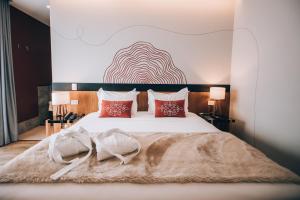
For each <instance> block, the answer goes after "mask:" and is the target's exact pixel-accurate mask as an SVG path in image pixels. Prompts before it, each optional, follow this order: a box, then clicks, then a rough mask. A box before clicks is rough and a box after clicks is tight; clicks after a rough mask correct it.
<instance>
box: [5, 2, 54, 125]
mask: <svg viewBox="0 0 300 200" xmlns="http://www.w3.org/2000/svg"><path fill="white" fill-rule="evenodd" d="M10 13H11V32H12V35H11V38H12V52H13V63H14V77H15V89H16V97H17V112H18V121H19V122H21V121H25V120H27V119H30V118H33V117H35V116H37V115H38V92H37V86H42V85H51V82H52V72H51V47H50V29H49V27H48V26H47V25H45V24H43V23H41V22H39V21H37V20H35V19H34V18H32V17H30V16H28V15H26V14H25V13H23V12H21V11H19V10H18V9H16V8H14V7H11V9H10Z"/></svg>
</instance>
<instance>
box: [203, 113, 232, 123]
mask: <svg viewBox="0 0 300 200" xmlns="http://www.w3.org/2000/svg"><path fill="white" fill-rule="evenodd" d="M199 116H200V117H202V118H203V119H205V120H207V121H220V122H235V120H234V119H231V118H229V117H224V116H218V115H209V114H206V113H199Z"/></svg>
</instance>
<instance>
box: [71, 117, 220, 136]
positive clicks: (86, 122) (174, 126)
mask: <svg viewBox="0 0 300 200" xmlns="http://www.w3.org/2000/svg"><path fill="white" fill-rule="evenodd" d="M98 116H99V113H97V112H94V113H90V114H88V115H87V116H85V117H84V118H82V119H81V120H80V121H78V122H77V123H76V124H74V125H73V126H72V127H70V129H78V128H79V127H83V128H84V129H86V130H87V131H89V132H99V131H100V132H102V131H107V130H109V129H112V128H119V129H121V130H123V131H126V132H167V133H170V132H174V133H179V132H180V133H190V132H219V131H220V130H218V129H217V128H215V127H214V126H213V125H212V124H210V123H208V122H206V121H205V120H204V119H202V118H201V117H199V116H197V115H196V114H194V113H187V115H186V117H185V118H177V117H174V118H173V117H165V118H155V117H154V116H153V114H150V113H148V112H137V114H136V115H135V116H134V117H133V118H99V117H98Z"/></svg>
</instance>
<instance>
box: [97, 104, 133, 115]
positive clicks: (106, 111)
mask: <svg viewBox="0 0 300 200" xmlns="http://www.w3.org/2000/svg"><path fill="white" fill-rule="evenodd" d="M131 107H132V101H108V100H102V108H101V113H100V117H124V118H125V117H126V118H131Z"/></svg>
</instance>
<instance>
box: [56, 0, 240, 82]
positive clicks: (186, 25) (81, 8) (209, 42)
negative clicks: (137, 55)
mask: <svg viewBox="0 0 300 200" xmlns="http://www.w3.org/2000/svg"><path fill="white" fill-rule="evenodd" d="M50 5H51V11H50V17H51V48H52V76H53V82H89V83H93V82H96V83H97V82H102V76H103V73H104V70H105V68H106V67H108V66H109V65H110V64H111V62H112V58H113V56H114V54H115V53H116V51H118V50H119V49H121V48H124V47H127V46H129V45H131V44H133V43H134V42H137V41H146V42H150V43H152V44H153V45H154V46H155V47H157V48H159V49H163V50H166V51H168V52H169V53H170V54H171V56H172V58H173V61H174V64H175V66H176V67H178V68H179V69H181V70H182V71H183V72H184V73H185V75H186V78H187V81H188V83H198V84H201V83H220V84H221V83H222V84H229V82H230V65H231V49H232V31H230V29H232V28H233V13H234V0H226V1H220V0H177V1H176V0H166V1H160V0H143V1H140V0H101V1H99V0H89V1H87V0H75V1H61V0H50ZM133 25H147V26H138V27H131V28H126V27H129V26H133ZM153 26H155V27H156V28H154V27H153ZM158 28H160V29H158ZM162 29H167V30H169V31H173V32H169V31H166V30H162ZM223 29H229V30H227V31H220V32H217V33H211V34H204V35H199V34H202V33H206V32H214V31H219V30H223ZM174 32H177V33H174ZM186 33H189V34H192V35H186ZM193 34H194V35H193ZM195 34H196V35H195ZM197 34H198V35H197Z"/></svg>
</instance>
